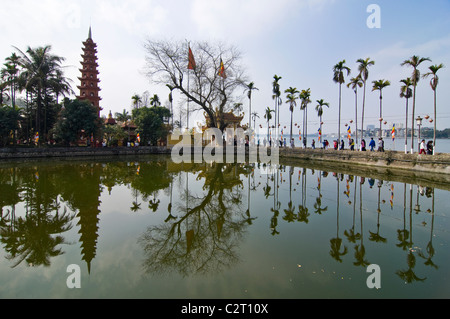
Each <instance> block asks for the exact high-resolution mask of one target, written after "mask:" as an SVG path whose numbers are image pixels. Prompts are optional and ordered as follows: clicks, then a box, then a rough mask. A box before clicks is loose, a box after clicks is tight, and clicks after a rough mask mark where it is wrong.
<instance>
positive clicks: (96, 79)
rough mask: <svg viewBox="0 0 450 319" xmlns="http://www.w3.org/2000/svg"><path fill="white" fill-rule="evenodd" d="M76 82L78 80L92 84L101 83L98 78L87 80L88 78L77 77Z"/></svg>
mask: <svg viewBox="0 0 450 319" xmlns="http://www.w3.org/2000/svg"><path fill="white" fill-rule="evenodd" d="M78 80H80V81H92V82H97V83H100V82H101V80H100V79H99V78H88V77H78Z"/></svg>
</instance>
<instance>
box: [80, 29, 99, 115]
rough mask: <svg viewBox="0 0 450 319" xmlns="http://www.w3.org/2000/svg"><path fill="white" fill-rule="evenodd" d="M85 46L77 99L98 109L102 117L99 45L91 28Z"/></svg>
mask: <svg viewBox="0 0 450 319" xmlns="http://www.w3.org/2000/svg"><path fill="white" fill-rule="evenodd" d="M83 46H84V47H83V54H82V55H81V57H82V58H83V61H82V62H81V65H82V67H83V68H82V69H80V72H81V77H79V78H78V79H79V80H80V85H79V86H78V89H79V90H80V95H79V96H77V98H78V99H79V100H87V101H89V102H91V103H92V104H93V105H94V106H95V107H96V108H97V109H98V116H99V117H100V111H101V110H102V108H101V107H100V100H101V97H100V95H99V92H100V90H101V89H100V88H99V86H98V84H99V82H100V80H99V78H98V75H99V72H98V70H97V68H98V63H97V60H98V58H97V44H96V43H95V42H94V41H93V40H92V30H91V27H89V35H88V38H87V40H86V41H85V42H83Z"/></svg>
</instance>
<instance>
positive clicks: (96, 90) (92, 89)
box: [77, 85, 102, 92]
mask: <svg viewBox="0 0 450 319" xmlns="http://www.w3.org/2000/svg"><path fill="white" fill-rule="evenodd" d="M77 88H78V89H80V90H86V91H88V92H91V91H92V92H98V91H101V90H102V89H101V88H99V87H98V86H96V87H92V86H88V85H85V86H83V85H78V86H77Z"/></svg>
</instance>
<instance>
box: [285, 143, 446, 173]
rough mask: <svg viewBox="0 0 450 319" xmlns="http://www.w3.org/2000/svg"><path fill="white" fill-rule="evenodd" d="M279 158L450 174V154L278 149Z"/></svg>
mask: <svg viewBox="0 0 450 319" xmlns="http://www.w3.org/2000/svg"><path fill="white" fill-rule="evenodd" d="M280 157H281V158H286V159H300V160H308V161H312V162H317V163H341V164H348V165H359V166H369V167H378V168H380V167H381V168H391V169H401V170H411V171H421V172H429V173H438V174H450V154H436V155H434V156H431V155H419V154H405V153H402V152H394V151H386V152H359V151H335V150H321V149H316V150H313V149H289V148H282V149H280Z"/></svg>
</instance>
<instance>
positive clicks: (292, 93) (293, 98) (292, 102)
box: [285, 87, 300, 141]
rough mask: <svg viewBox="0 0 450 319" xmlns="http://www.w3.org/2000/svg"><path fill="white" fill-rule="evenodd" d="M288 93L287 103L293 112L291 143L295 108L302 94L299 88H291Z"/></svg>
mask: <svg viewBox="0 0 450 319" xmlns="http://www.w3.org/2000/svg"><path fill="white" fill-rule="evenodd" d="M285 93H287V95H286V103H287V104H289V110H290V111H291V129H290V133H291V134H290V139H289V141H292V123H293V117H294V108H295V107H296V106H297V100H298V98H299V97H298V95H297V94H299V93H300V92H299V91H298V90H297V88H293V87H290V88H289V89H287V90H286V91H285Z"/></svg>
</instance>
